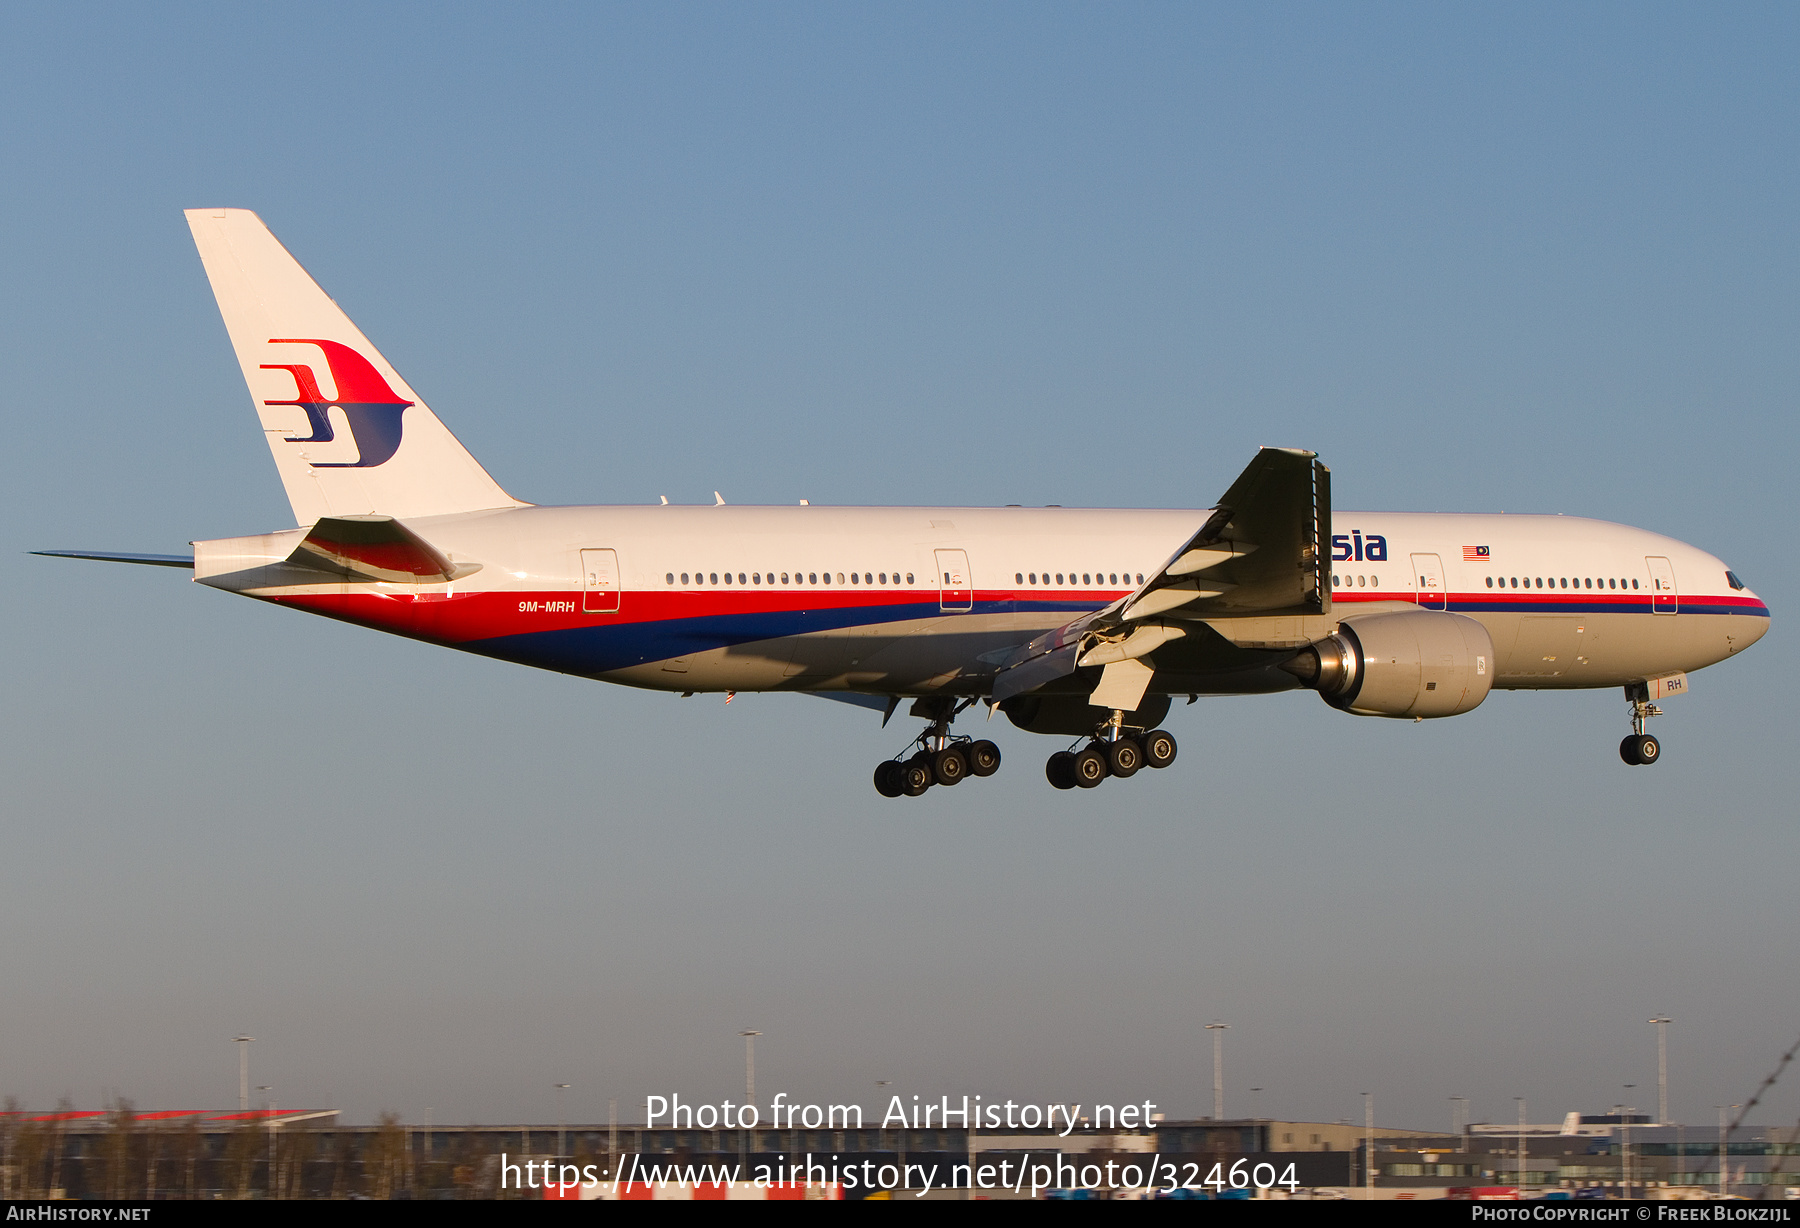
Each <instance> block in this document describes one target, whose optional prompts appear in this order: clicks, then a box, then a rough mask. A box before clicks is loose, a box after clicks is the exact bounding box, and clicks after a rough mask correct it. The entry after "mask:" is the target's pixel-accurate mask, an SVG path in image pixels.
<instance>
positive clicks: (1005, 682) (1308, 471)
mask: <svg viewBox="0 0 1800 1228" xmlns="http://www.w3.org/2000/svg"><path fill="white" fill-rule="evenodd" d="M1330 541H1331V470H1329V469H1327V468H1326V467H1325V466H1324V465H1322V464H1320V463H1319V460H1318V454H1317V453H1314V452H1304V451H1300V450H1298V449H1292V448H1264V449H1262V450H1261V451H1260V452H1258V453H1257V454H1256V456H1255V458H1254V459H1252V460H1251V462H1250V464H1249V466H1248V467H1247V468H1246V469H1245V470H1244V472H1243V473H1241V474H1239V475H1238V479H1237V481H1235V482H1233V483H1232V484H1231V489H1229V490H1227V491H1226V492H1225V496H1224V498H1222V499H1220V500H1219V503H1218V506H1217V507H1215V508H1213V510H1212V514H1211V515H1210V516H1208V517H1207V518H1206V521H1205V523H1204V524H1202V525H1200V526H1199V528H1198V529H1197V530H1196V531H1195V533H1194V535H1193V536H1192V537H1190V538H1189V539H1188V540H1187V541H1186V542H1185V543H1183V544H1182V546H1181V548H1180V549H1178V550H1176V551H1175V553H1174V554H1172V555H1170V556H1169V559H1168V561H1167V562H1165V563H1164V564H1163V565H1162V567H1161V568H1160V569H1158V571H1157V572H1156V574H1155V575H1153V576H1150V577H1149V578H1148V579H1147V580H1145V582H1144V583H1143V584H1142V585H1140V586H1139V587H1138V589H1137V591H1135V592H1133V593H1131V594H1129V595H1127V596H1125V597H1121V598H1120V599H1119V600H1117V601H1115V602H1113V603H1112V604H1111V605H1109V606H1106V607H1105V608H1104V609H1100V610H1096V611H1094V612H1093V613H1091V614H1084V615H1082V616H1081V617H1080V618H1077V619H1075V620H1074V621H1072V622H1069V623H1066V624H1064V625H1063V626H1061V627H1058V628H1057V629H1056V630H1054V631H1051V632H1048V633H1046V634H1044V635H1041V636H1039V637H1038V638H1037V639H1035V640H1033V641H1032V642H1031V643H1029V644H1027V645H1025V646H1024V647H1023V648H1021V649H1020V650H1019V651H1018V652H1016V653H1014V654H1013V656H1012V657H1011V658H1010V659H1009V660H1008V661H1007V662H1006V663H1005V665H1003V666H1002V667H1001V669H1000V670H999V671H998V672H997V673H996V674H995V676H994V690H993V695H992V700H993V702H994V703H1000V702H1002V701H1003V700H1006V699H1010V698H1012V697H1013V696H1014V695H1022V694H1024V693H1025V692H1027V691H1032V690H1036V689H1037V688H1038V687H1041V686H1044V685H1045V684H1047V683H1050V682H1054V681H1056V680H1057V679H1060V678H1066V677H1067V676H1068V675H1070V674H1072V673H1074V672H1075V671H1076V669H1078V668H1080V667H1082V666H1094V665H1103V666H1106V670H1105V672H1104V673H1103V674H1102V676H1101V680H1100V684H1099V686H1097V687H1096V688H1095V690H1094V693H1093V696H1092V698H1091V702H1092V703H1094V704H1096V705H1098V706H1101V707H1112V708H1121V709H1127V710H1129V709H1134V708H1136V707H1137V705H1138V702H1139V701H1141V700H1142V699H1143V696H1144V692H1145V690H1146V689H1148V687H1149V683H1150V677H1151V675H1152V674H1153V673H1154V672H1155V667H1154V665H1153V663H1152V662H1151V661H1150V660H1149V659H1148V658H1149V657H1150V655H1151V654H1152V653H1154V652H1155V651H1156V650H1157V649H1159V648H1162V647H1163V646H1164V645H1166V644H1172V643H1174V642H1176V641H1178V640H1181V639H1184V638H1186V637H1187V635H1188V632H1189V629H1190V627H1191V626H1192V625H1193V624H1196V623H1199V622H1201V621H1203V620H1206V619H1211V618H1221V617H1232V616H1245V615H1301V614H1328V613H1330V612H1331V583H1330V579H1329V568H1330V561H1329V560H1330V551H1329V550H1328V549H1326V547H1327V545H1328V544H1329V543H1330ZM1125 700H1129V702H1120V701H1125Z"/></svg>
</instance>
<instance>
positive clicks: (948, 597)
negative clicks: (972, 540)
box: [934, 550, 975, 614]
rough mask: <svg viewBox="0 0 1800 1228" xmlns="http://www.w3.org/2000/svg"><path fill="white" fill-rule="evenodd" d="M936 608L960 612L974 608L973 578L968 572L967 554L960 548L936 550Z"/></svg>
mask: <svg viewBox="0 0 1800 1228" xmlns="http://www.w3.org/2000/svg"><path fill="white" fill-rule="evenodd" d="M934 553H935V554H936V555H937V570H938V609H940V610H942V611H943V612H944V613H946V614H961V613H966V612H967V611H969V610H972V609H974V608H975V579H974V577H973V576H971V575H970V574H969V556H968V554H967V553H966V552H965V551H962V550H938V551H935V552H934Z"/></svg>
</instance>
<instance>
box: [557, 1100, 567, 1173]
mask: <svg viewBox="0 0 1800 1228" xmlns="http://www.w3.org/2000/svg"><path fill="white" fill-rule="evenodd" d="M568 1090H569V1085H568V1084H567V1083H558V1084H557V1085H556V1091H557V1096H556V1158H557V1159H558V1160H560V1159H562V1158H563V1156H564V1155H566V1154H567V1153H566V1152H565V1151H564V1150H563V1135H564V1133H566V1131H567V1129H568V1123H569V1111H568V1101H566V1100H564V1099H563V1097H562V1093H563V1092H566V1091H568Z"/></svg>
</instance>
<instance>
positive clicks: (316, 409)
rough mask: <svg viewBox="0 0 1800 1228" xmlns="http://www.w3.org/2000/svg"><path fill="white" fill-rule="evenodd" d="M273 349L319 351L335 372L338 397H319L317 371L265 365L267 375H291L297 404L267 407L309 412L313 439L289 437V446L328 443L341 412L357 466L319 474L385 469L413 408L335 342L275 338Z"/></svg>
mask: <svg viewBox="0 0 1800 1228" xmlns="http://www.w3.org/2000/svg"><path fill="white" fill-rule="evenodd" d="M269 344H270V345H316V346H318V347H319V349H320V350H321V351H323V352H324V354H325V363H326V366H327V367H328V368H329V369H330V371H331V384H332V388H333V389H334V391H335V392H336V393H337V395H336V396H335V397H326V396H325V395H324V394H323V393H322V392H320V391H319V381H318V380H317V379H316V378H314V376H313V369H312V368H311V367H310V366H308V365H307V364H305V363H289V362H265V363H263V364H262V369H263V370H264V371H286V372H287V373H288V374H290V375H292V376H293V377H294V385H295V390H296V391H295V395H296V397H297V398H298V399H296V400H292V401H264V402H263V404H264V405H297V406H299V407H300V408H301V409H303V410H305V411H306V420H307V422H308V424H310V425H311V427H312V434H310V435H288V436H285V438H286V440H287V442H289V443H329V442H330V441H331V440H332V439H333V438H334V437H335V433H334V432H333V430H332V426H331V418H330V416H329V412H328V411H330V410H332V409H337V410H340V411H342V413H343V415H344V420H345V421H346V422H348V423H349V425H350V434H351V436H352V437H353V438H354V439H355V441H356V452H357V457H356V459H355V460H354V461H338V462H331V463H316V464H314V466H313V467H314V468H315V469H372V468H374V467H375V466H376V465H380V464H383V463H385V462H386V461H387V460H388V459H389V458H390V457H392V456H393V455H394V453H395V452H397V451H399V449H400V415H401V414H402V413H404V412H405V411H406V407H407V406H409V405H411V404H413V402H411V401H403V400H401V399H400V398H399V397H398V396H396V395H395V393H394V390H393V389H392V388H390V387H388V382H387V381H386V380H385V379H383V378H382V377H381V372H379V371H377V370H376V369H375V367H374V365H373V364H372V363H370V362H369V360H368V359H367V358H364V357H363V356H362V355H361V354H359V353H357V352H356V351H355V350H353V349H351V348H350V347H349V346H347V345H343V344H341V343H340V342H336V341H323V340H319V339H317V338H313V337H270V338H269Z"/></svg>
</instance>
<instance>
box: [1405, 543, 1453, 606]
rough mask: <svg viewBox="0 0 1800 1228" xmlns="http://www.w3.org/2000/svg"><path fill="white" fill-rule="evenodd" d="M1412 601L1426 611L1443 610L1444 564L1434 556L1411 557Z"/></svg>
mask: <svg viewBox="0 0 1800 1228" xmlns="http://www.w3.org/2000/svg"><path fill="white" fill-rule="evenodd" d="M1412 569H1413V574H1412V578H1413V586H1414V597H1413V599H1414V600H1415V601H1417V602H1418V603H1419V605H1420V606H1422V607H1423V608H1425V609H1427V610H1441V609H1443V608H1445V590H1444V564H1443V561H1442V560H1440V559H1439V558H1438V556H1437V555H1435V554H1415V555H1413V556H1412Z"/></svg>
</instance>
